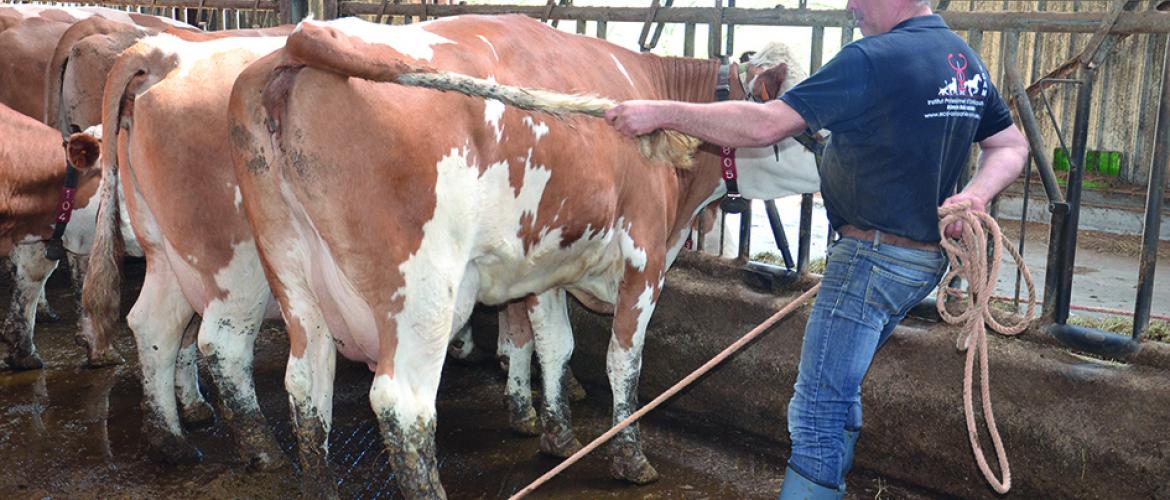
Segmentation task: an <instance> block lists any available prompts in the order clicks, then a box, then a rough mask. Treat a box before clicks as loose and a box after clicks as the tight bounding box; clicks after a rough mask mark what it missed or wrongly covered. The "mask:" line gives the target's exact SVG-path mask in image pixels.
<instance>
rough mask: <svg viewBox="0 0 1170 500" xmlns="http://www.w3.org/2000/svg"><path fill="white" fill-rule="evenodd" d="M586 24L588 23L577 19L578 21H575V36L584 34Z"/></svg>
mask: <svg viewBox="0 0 1170 500" xmlns="http://www.w3.org/2000/svg"><path fill="white" fill-rule="evenodd" d="M587 24H588V22H587V21H585V20H584V19H578V20H577V34H578V35H584V34H585V27H586V25H587Z"/></svg>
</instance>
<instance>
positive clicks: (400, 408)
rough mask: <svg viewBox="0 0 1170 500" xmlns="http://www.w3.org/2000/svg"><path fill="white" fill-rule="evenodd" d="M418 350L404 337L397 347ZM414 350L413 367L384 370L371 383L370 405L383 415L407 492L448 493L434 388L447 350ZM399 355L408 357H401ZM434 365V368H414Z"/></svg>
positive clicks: (388, 447)
mask: <svg viewBox="0 0 1170 500" xmlns="http://www.w3.org/2000/svg"><path fill="white" fill-rule="evenodd" d="M404 348H405V350H413V349H410V348H409V347H407V346H404V345H403V343H402V342H400V343H399V345H398V350H399V351H400V352H401V351H404ZM421 351H422V350H420V352H419V353H418V354H417V355H415V356H412V359H411V361H410V362H411V365H412V368H410V369H407V368H405V367H398V369H396V370H394V375H393V377H391V375H390V374H388V373H382V370H379V374H378V375H376V376H375V377H374V383H373V385H372V386H371V387H370V406H371V407H372V408H373V410H374V414H375V416H376V417H377V418H378V426H379V427H380V428H381V431H382V439H383V441H384V442H385V444H386V450H387V451H388V452H389V454H390V461H391V464H392V465H393V469H394V474H395V475H396V476H397V478H398V487H399V488H400V489H401V490H402V492H403V495H404V496H405V497H406V498H446V496H447V495H446V492H445V491H444V490H443V485H442V483H440V481H439V464H438V458H437V456H436V449H435V426H436V423H437V419H436V418H435V393H436V392H437V390H438V385H439V374H440V372H441V371H442V366H443V356H442V350H438V353H439V354H438V355H435V354H433V351H431V350H426V351H427V352H426V353H424V352H421ZM398 359H403V358H402V357H399V358H398ZM422 367H429V368H430V369H415V368H422Z"/></svg>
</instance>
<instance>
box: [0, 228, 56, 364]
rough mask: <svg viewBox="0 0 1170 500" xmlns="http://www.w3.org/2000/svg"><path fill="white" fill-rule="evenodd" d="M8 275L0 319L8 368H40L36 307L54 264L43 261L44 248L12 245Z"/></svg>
mask: <svg viewBox="0 0 1170 500" xmlns="http://www.w3.org/2000/svg"><path fill="white" fill-rule="evenodd" d="M8 257H9V259H10V265H9V266H8V272H9V273H10V274H11V276H12V278H13V280H12V281H13V283H12V296H11V297H10V300H9V302H8V313H7V314H6V315H5V316H4V319H3V320H0V338H3V339H4V341H5V342H6V343H7V344H8V359H7V361H8V366H9V367H10V368H12V369H15V370H36V369H39V368H42V367H44V361H42V360H41V355H40V354H39V353H37V347H36V345H35V344H34V343H33V328H34V327H35V326H36V316H37V304H38V303H39V302H40V299H41V297H42V296H43V295H44V289H45V282H46V281H48V279H49V275H50V274H51V273H52V272H53V269H56V268H57V261H55V260H49V259H46V258H45V245H44V244H43V243H31V244H25V245H16V246H15V247H14V248H13V249H12V252H11V253H10V254H9V256H8Z"/></svg>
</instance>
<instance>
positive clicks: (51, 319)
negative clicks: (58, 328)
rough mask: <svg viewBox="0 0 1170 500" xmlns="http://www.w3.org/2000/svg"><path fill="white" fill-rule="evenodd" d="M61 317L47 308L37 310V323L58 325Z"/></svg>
mask: <svg viewBox="0 0 1170 500" xmlns="http://www.w3.org/2000/svg"><path fill="white" fill-rule="evenodd" d="M60 322H61V315H60V314H57V311H54V310H53V309H52V308H50V307H49V306H44V307H38V308H37V323H38V324H39V323H60Z"/></svg>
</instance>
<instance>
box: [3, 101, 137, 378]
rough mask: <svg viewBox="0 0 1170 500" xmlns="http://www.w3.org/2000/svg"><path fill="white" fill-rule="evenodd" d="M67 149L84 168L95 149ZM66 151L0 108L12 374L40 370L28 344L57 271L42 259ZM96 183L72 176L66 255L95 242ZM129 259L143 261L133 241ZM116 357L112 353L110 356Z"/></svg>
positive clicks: (53, 135)
mask: <svg viewBox="0 0 1170 500" xmlns="http://www.w3.org/2000/svg"><path fill="white" fill-rule="evenodd" d="M91 141H92V142H84V141H82V140H80V139H79V140H78V142H76V143H71V148H72V150H73V152H74V153H77V154H71V155H70V158H71V160H76V161H86V160H87V159H88V161H89V163H92V161H93V160H95V159H96V158H97V143H96V140H91ZM65 156H66V155H65V149H64V148H62V145H61V134H60V133H58V132H57V131H56V130H54V129H52V128H50V127H49V126H47V125H45V124H43V123H41V122H39V121H37V120H35V119H33V118H31V117H28V116H25V115H23V114H21V113H18V112H16V111H15V110H13V109H11V108H9V107H7V106H4V105H0V186H4V187H3V188H2V189H0V257H5V256H6V257H8V260H9V261H10V265H9V266H5V267H6V269H5V271H6V272H11V274H12V276H13V278H14V283H13V296H12V297H11V300H10V302H8V304H7V308H8V309H7V313H6V314H5V316H4V319H3V321H0V339H3V340H4V341H5V342H6V343H8V344H9V353H8V359H7V363H8V365H9V367H11V368H14V369H35V368H40V367H41V366H42V365H43V363H42V361H41V358H40V355H39V354H38V353H37V350H36V345H35V344H34V343H33V330H34V328H35V326H36V317H37V314H36V310H37V304H38V302H40V300H38V299H40V298H42V297H43V294H44V284H45V281H46V280H48V278H49V274H51V273H52V272H53V270H54V269H56V267H57V261H55V260H50V259H48V258H46V257H45V241H46V240H48V239H49V238H50V237H51V236H52V234H53V225H54V221H55V219H56V216H57V209H58V206H59V204H60V203H59V202H60V200H61V189H62V186H64V184H65ZM100 186H101V175H100V173H98V172H97V171H90V170H87V169H85V168H84V167H83V168H82V169H81V171H80V172H79V174H78V180H77V189H76V192H75V195H74V199H73V206H74V209H73V212H72V216H71V217H72V220H71V222H70V224H69V225H68V226H67V227H66V230H65V233H64V235H63V236H62V243H63V244H64V247H65V249H66V250H67V251H68V252H69V253H70V254H71V255H87V254H89V248H90V244H91V241H92V239H93V231H94V220H95V219H96V217H97V204H96V203H95V200H94V195H95V194H96V193H97V192H98V190H99V189H100ZM127 248H128V252H129V253H131V254H137V255H141V250H139V249H138V247H137V244H136V243H135V242H134V241H130V242H129V244H128V245H127ZM110 353H112V351H109V352H97V353H94V352H91V353H90V354H91V362H94V363H95V364H100V363H102V360H103V359H105V356H107V355H108V354H110ZM114 355H116V353H114Z"/></svg>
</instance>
